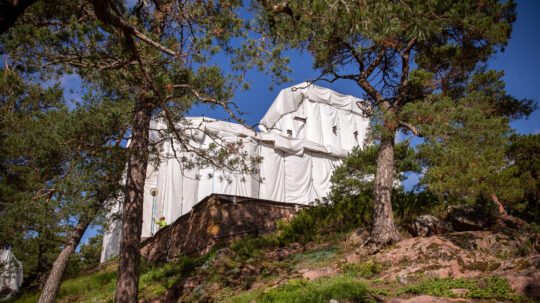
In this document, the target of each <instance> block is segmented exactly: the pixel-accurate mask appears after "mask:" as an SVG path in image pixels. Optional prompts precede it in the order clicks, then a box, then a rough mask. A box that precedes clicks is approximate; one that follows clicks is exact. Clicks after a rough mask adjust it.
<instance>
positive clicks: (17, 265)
mask: <svg viewBox="0 0 540 303" xmlns="http://www.w3.org/2000/svg"><path fill="white" fill-rule="evenodd" d="M0 268H1V269H2V271H1V272H0V301H3V300H7V299H9V298H11V297H12V296H13V295H15V294H16V293H17V292H18V291H19V288H20V287H21V285H22V282H23V266H22V263H21V262H20V261H19V260H17V258H16V257H15V255H14V254H13V253H12V252H11V250H10V249H1V250H0Z"/></svg>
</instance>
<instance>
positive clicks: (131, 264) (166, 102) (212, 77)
mask: <svg viewBox="0 0 540 303" xmlns="http://www.w3.org/2000/svg"><path fill="white" fill-rule="evenodd" d="M241 10H242V7H241V5H240V3H238V2H234V1H233V2H226V3H218V2H216V3H215V2H212V1H210V2H206V1H188V2H174V1H139V2H138V3H137V4H135V5H129V3H123V2H117V1H108V0H94V1H88V2H86V1H52V2H51V1H47V2H46V1H37V2H36V3H35V4H34V5H32V6H31V7H30V8H28V9H27V10H26V11H25V13H24V14H23V15H21V16H20V17H19V19H18V20H17V22H16V24H15V26H13V27H12V28H11V29H10V30H9V31H8V32H7V33H6V34H5V35H4V37H3V40H2V41H3V42H2V52H3V53H6V54H9V56H10V60H13V62H14V64H15V65H16V66H17V68H19V69H20V70H21V71H22V72H24V73H26V75H32V76H35V75H37V77H39V79H41V80H47V79H49V78H50V77H51V76H53V77H58V76H60V75H62V74H65V73H72V72H76V73H77V74H78V75H79V76H80V77H81V78H82V79H83V83H84V86H85V87H84V90H89V91H91V92H93V93H95V96H97V98H100V97H101V96H106V97H107V98H109V99H111V100H118V101H119V102H124V101H126V102H128V103H129V105H128V106H126V107H125V109H126V110H125V112H124V113H123V115H128V116H130V120H131V122H130V127H129V129H128V132H127V133H126V134H128V135H129V137H128V138H126V139H129V141H130V144H129V147H128V148H127V169H126V189H125V193H124V194H125V201H124V202H123V205H122V207H123V209H122V240H121V245H120V246H121V247H120V255H119V269H118V279H117V288H116V294H115V301H116V302H134V301H136V300H137V288H138V270H139V259H140V252H139V242H140V232H141V224H142V202H143V196H142V192H143V190H142V189H143V187H144V179H145V176H146V167H147V164H148V159H149V157H150V150H152V149H155V148H156V146H155V145H152V144H150V141H149V135H148V133H149V123H150V120H151V119H153V118H154V119H157V118H159V119H161V120H162V121H165V124H166V125H167V127H168V129H167V130H166V131H165V132H166V134H167V136H165V137H168V138H170V140H171V142H173V143H174V144H176V145H177V146H178V145H179V146H181V147H182V148H185V149H186V150H188V151H189V150H192V149H194V148H193V147H192V146H190V145H189V140H190V136H189V134H188V132H187V131H186V129H188V128H193V126H189V125H184V127H182V122H185V120H184V119H183V115H184V113H185V112H186V111H187V110H188V109H189V108H190V107H191V106H192V104H194V103H197V102H200V103H204V104H208V105H210V106H220V107H222V108H223V109H224V110H225V111H226V112H228V113H229V114H230V115H231V116H232V118H233V119H235V120H237V121H239V122H242V123H243V121H242V120H241V119H240V118H239V117H238V113H239V111H238V108H237V107H236V106H235V104H234V103H232V102H231V98H232V97H233V95H234V93H235V92H236V90H237V89H242V88H245V86H246V83H245V81H244V76H245V73H246V71H247V70H248V69H249V68H251V67H252V66H257V67H258V68H259V69H261V70H263V69H264V68H265V65H266V64H267V61H272V60H273V61H275V63H276V64H277V66H280V65H283V63H285V62H286V61H285V60H283V59H281V58H280V56H279V50H276V51H275V52H273V53H269V52H266V51H262V49H263V48H264V47H265V43H267V40H265V39H264V38H260V35H259V34H257V33H256V32H251V30H252V27H251V24H250V23H249V22H246V21H245V20H244V19H242V18H241V17H240V13H241ZM254 36H256V38H252V37H254ZM233 38H237V39H242V40H243V41H244V42H243V43H236V42H235V43H233V42H232V39H233ZM258 38H260V39H258ZM219 53H222V54H225V55H227V56H230V58H232V59H231V63H232V65H231V67H230V68H229V69H228V70H229V72H226V71H225V69H224V68H222V67H220V66H219V65H218V64H216V63H215V61H213V57H214V56H215V55H217V54H219ZM281 70H282V69H280V68H277V69H275V72H276V75H277V76H278V77H281V76H282V75H281V74H280V71H281ZM179 122H180V123H179ZM193 152H194V153H195V154H197V155H198V156H201V157H202V158H204V160H203V162H205V163H212V164H218V165H219V164H224V165H223V166H224V167H228V166H235V168H234V169H241V170H248V171H249V170H250V168H249V167H250V162H251V161H252V160H256V159H248V158H247V157H246V155H243V154H237V155H232V157H233V158H235V159H231V158H230V157H229V156H228V155H227V148H226V146H221V147H220V146H219V144H218V146H217V147H216V146H215V145H214V146H212V148H211V150H209V151H201V150H193ZM214 155H217V157H213V156H214ZM194 161H195V160H194Z"/></svg>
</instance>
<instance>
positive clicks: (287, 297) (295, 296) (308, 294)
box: [256, 276, 367, 303]
mask: <svg viewBox="0 0 540 303" xmlns="http://www.w3.org/2000/svg"><path fill="white" fill-rule="evenodd" d="M366 292H367V286H366V284H365V283H364V282H359V281H357V280H355V279H354V278H351V277H348V276H337V277H332V278H328V277H325V278H319V279H316V280H313V281H307V280H304V279H301V280H291V281H289V282H288V283H287V284H285V285H282V286H279V287H277V288H273V289H270V290H269V291H267V292H265V293H263V294H262V295H261V296H260V298H257V299H256V302H261V303H264V302H280V303H288V302H291V303H303V302H305V303H317V302H321V303H323V302H324V303H327V302H328V301H329V300H331V299H335V300H338V301H339V302H347V301H353V302H364V301H365V300H366V299H365V295H366Z"/></svg>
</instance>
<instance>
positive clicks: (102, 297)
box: [7, 257, 203, 303]
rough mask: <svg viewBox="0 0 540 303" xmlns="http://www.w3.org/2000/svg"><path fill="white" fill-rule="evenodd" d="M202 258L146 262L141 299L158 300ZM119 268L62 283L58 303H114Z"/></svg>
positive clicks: (26, 302) (30, 297) (32, 298)
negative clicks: (150, 297) (160, 262)
mask: <svg viewBox="0 0 540 303" xmlns="http://www.w3.org/2000/svg"><path fill="white" fill-rule="evenodd" d="M201 261H203V258H188V257H181V258H179V259H178V260H177V261H175V262H172V263H167V264H154V263H146V262H143V264H142V265H141V271H140V272H141V274H140V278H139V292H140V294H141V297H145V296H157V295H160V294H163V293H164V292H165V291H166V290H167V289H169V288H170V287H171V286H172V285H174V284H175V283H176V282H177V281H179V280H180V279H182V278H184V277H186V276H187V275H189V274H190V273H191V272H193V271H194V270H195V267H196V265H197V264H198V263H201ZM116 276H117V271H116V268H109V269H107V270H106V271H103V272H98V273H93V274H91V275H86V276H81V277H78V278H73V279H68V280H65V281H63V282H62V286H61V287H60V291H59V292H58V297H57V300H67V301H70V302H74V301H77V302H102V301H109V300H112V298H113V296H114V290H115V287H116ZM39 295H40V294H39V293H32V294H23V295H21V296H20V297H16V298H14V299H12V300H10V301H7V302H10V303H11V302H13V303H30V302H37V300H38V299H39Z"/></svg>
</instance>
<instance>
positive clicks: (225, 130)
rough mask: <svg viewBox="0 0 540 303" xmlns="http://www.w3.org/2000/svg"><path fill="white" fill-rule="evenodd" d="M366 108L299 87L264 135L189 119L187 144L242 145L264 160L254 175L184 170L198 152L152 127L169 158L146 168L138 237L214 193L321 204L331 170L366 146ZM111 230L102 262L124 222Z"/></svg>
mask: <svg viewBox="0 0 540 303" xmlns="http://www.w3.org/2000/svg"><path fill="white" fill-rule="evenodd" d="M363 109H364V102H363V100H361V99H358V98H356V97H353V96H348V95H342V94H339V93H337V92H335V91H332V90H330V89H327V88H323V87H319V86H316V85H313V84H308V83H301V84H298V85H295V86H293V87H289V88H287V89H284V90H282V91H281V92H280V93H279V95H278V96H277V98H276V99H275V101H274V103H273V104H272V105H271V106H270V108H269V110H268V112H267V113H266V114H265V116H264V117H263V118H262V120H261V122H260V124H259V129H260V132H256V131H254V130H253V129H249V128H246V127H244V126H242V125H240V124H236V123H230V122H225V121H218V120H213V119H209V118H203V117H193V118H187V120H186V122H185V123H186V124H188V125H187V127H184V130H185V129H189V131H191V133H190V137H191V138H190V144H194V145H198V146H200V147H201V148H204V147H208V146H209V145H210V144H213V143H215V142H216V140H219V143H221V144H224V143H227V142H230V143H232V144H237V143H238V142H241V144H240V145H239V146H241V151H239V152H243V153H246V155H248V156H249V157H251V158H257V157H262V161H261V162H260V163H258V164H257V166H258V167H257V169H256V170H257V171H258V172H257V173H255V174H245V173H244V174H243V173H240V172H231V171H227V170H224V169H220V168H216V167H212V166H198V165H195V166H193V165H187V164H186V161H182V159H184V160H185V159H186V158H189V157H195V155H194V153H192V152H187V151H185V147H182V144H178V142H177V141H176V140H175V139H174V136H171V137H168V138H164V136H167V135H164V133H166V132H164V131H160V130H163V129H165V125H164V124H163V123H161V122H159V121H153V122H152V126H151V133H150V139H151V140H152V141H153V142H158V141H159V142H161V143H160V144H159V147H160V155H161V156H162V158H163V159H164V160H163V161H160V162H159V164H156V163H155V162H152V161H151V162H150V163H149V164H148V168H147V176H146V184H145V193H144V209H143V226H142V234H141V236H142V237H143V238H146V237H151V236H152V235H153V234H154V233H155V232H156V231H157V229H158V226H157V225H156V224H155V223H154V222H153V218H159V217H164V218H165V220H166V221H167V223H169V224H170V223H172V222H174V221H175V220H176V219H177V218H179V217H180V216H182V215H184V214H186V213H188V212H189V211H190V210H191V209H192V208H193V206H194V205H195V204H196V203H198V202H199V201H201V200H203V199H204V198H205V197H207V196H208V195H210V194H213V193H215V194H229V195H235V196H243V197H251V198H259V199H265V200H273V201H279V202H288V203H298V204H308V203H310V202H312V201H315V200H316V199H321V198H323V197H324V196H326V195H327V194H328V192H329V190H330V177H331V175H332V172H333V170H334V168H335V167H336V166H337V165H339V163H340V161H341V159H343V158H344V157H346V156H347V154H348V153H349V152H350V151H351V150H352V149H353V147H355V146H360V147H361V146H362V145H363V142H364V138H365V136H366V132H367V128H368V124H369V119H368V118H365V117H364V116H363ZM184 133H185V131H184ZM169 136H170V135H169ZM216 138H217V139H216ZM112 225H113V228H110V230H109V231H108V232H107V233H106V234H105V235H104V238H103V248H104V249H103V252H102V256H101V260H102V261H105V260H107V259H109V258H110V257H112V256H114V255H116V254H117V253H118V251H119V245H120V244H119V243H120V240H119V239H120V225H121V224H120V222H115V223H114V224H112Z"/></svg>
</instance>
